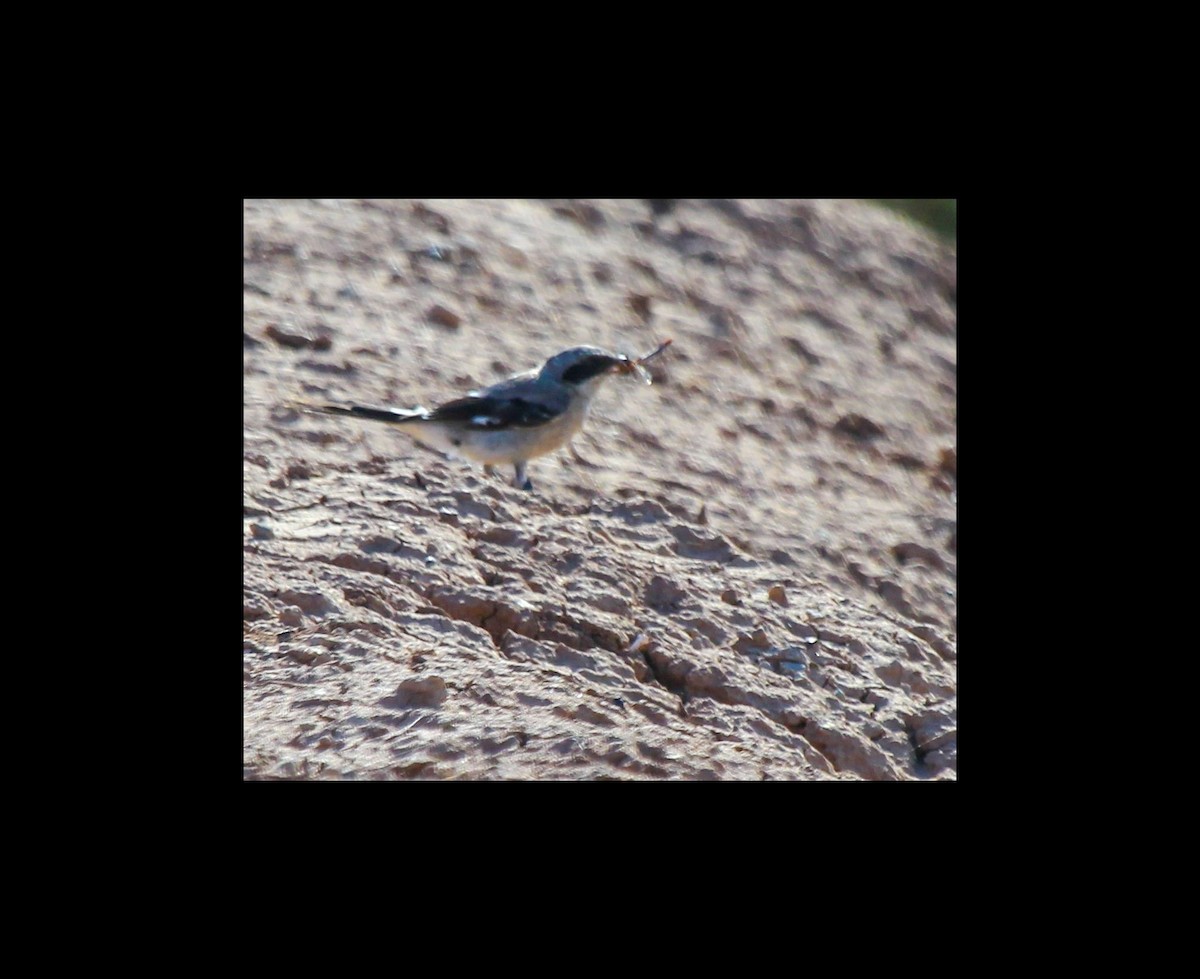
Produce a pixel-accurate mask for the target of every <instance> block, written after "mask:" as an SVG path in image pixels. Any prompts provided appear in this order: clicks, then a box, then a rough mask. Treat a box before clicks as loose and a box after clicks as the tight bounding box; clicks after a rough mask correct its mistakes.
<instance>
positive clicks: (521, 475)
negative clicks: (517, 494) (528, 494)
mask: <svg viewBox="0 0 1200 979" xmlns="http://www.w3.org/2000/svg"><path fill="white" fill-rule="evenodd" d="M513 469H514V470H516V472H515V473H514V475H513V486H516V487H517V488H518V489H523V490H531V489H533V481H532V480H531V479H530V478H529V477H528V476H526V475H525V463H524V461H522V462H514V463H513Z"/></svg>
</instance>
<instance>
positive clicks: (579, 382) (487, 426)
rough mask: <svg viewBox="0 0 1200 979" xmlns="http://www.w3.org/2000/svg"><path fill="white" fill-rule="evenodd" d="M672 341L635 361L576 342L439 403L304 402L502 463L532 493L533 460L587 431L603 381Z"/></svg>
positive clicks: (635, 367)
mask: <svg viewBox="0 0 1200 979" xmlns="http://www.w3.org/2000/svg"><path fill="white" fill-rule="evenodd" d="M670 343H671V341H670V340H667V341H666V342H665V343H663V344H661V345H660V346H659V347H658V349H657V350H654V351H653V352H651V353H649V354H647V355H646V356H645V357H639V358H630V357H627V356H625V355H624V354H614V353H610V352H609V351H607V350H602V349H601V348H599V347H571V348H570V349H569V350H563V351H562V352H561V353H557V354H555V355H554V356H553V357H551V358H550V359H549V360H547V361H546V362H545V363H544V364H543V365H542V366H541V367H540V368H536V367H535V368H533V369H531V370H528V371H524V372H523V373H520V374H515V375H513V376H512V377H509V378H507V379H505V380H503V381H500V382H499V383H497V384H493V385H491V386H490V387H486V388H483V389H482V390H479V391H470V392H468V394H467V395H466V396H465V397H461V398H455V399H454V400H453V401H447V402H446V403H445V404H441V405H438V406H437V407H435V408H432V409H430V408H424V407H420V406H418V407H415V408H374V407H368V406H364V405H302V406H301V407H303V408H305V409H306V410H308V411H314V412H319V413H322V414H329V415H348V416H350V417H352V418H362V419H366V420H369V421H379V422H387V423H389V424H392V425H395V426H397V427H398V428H400V429H401V430H402V431H404V432H405V433H406V434H408V435H410V436H412V438H414V439H416V441H418V442H420V443H422V444H424V445H427V446H429V447H430V448H433V449H437V450H438V451H441V452H444V453H447V454H448V455H459V456H462V457H464V458H466V459H470V460H472V461H474V462H480V463H483V467H484V471H485V472H487V473H488V474H489V475H491V474H492V472H493V467H494V466H497V465H511V466H512V467H513V485H514V486H516V487H518V488H519V489H523V490H532V489H533V481H532V480H531V479H530V478H529V473H528V465H529V461H530V460H531V459H535V458H537V457H538V456H543V455H546V454H547V453H550V452H553V451H554V450H555V449H559V448H561V447H562V446H564V445H566V444H567V443H568V442H570V441H571V439H572V438H574V437H575V435H576V434H577V433H578V432H579V430H580V429H581V428H583V424H584V422H585V421H586V420H587V416H588V410H589V408H590V407H591V404H592V398H594V397H595V395H596V393H597V392H598V391H599V389H600V387H601V385H602V384H603V382H604V381H605V380H606V379H607V378H608V377H610V376H611V375H613V374H628V373H636V374H638V375H639V376H641V377H642V379H643V380H644V381H646V383H650V375H649V373H647V372H646V371H645V370H644V369H643V368H642V366H641V364H642V362H643V361H645V360H648V359H649V358H650V357H654V356H657V355H658V354H659V353H661V352H662V351H663V350H665V349H666V348H667V346H668V345H669V344H670Z"/></svg>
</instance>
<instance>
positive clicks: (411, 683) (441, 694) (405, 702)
mask: <svg viewBox="0 0 1200 979" xmlns="http://www.w3.org/2000/svg"><path fill="white" fill-rule="evenodd" d="M445 699H446V681H445V680H443V679H442V678H441V677H440V676H426V677H413V678H411V679H408V680H405V681H404V682H403V683H401V684H400V686H398V687H397V688H396V692H395V693H394V694H392V696H390V697H384V698H383V699H382V700H381V701H380V704H381V705H382V706H384V707H392V708H402V707H436V706H438V704H440V703H441V702H442V701H443V700H445Z"/></svg>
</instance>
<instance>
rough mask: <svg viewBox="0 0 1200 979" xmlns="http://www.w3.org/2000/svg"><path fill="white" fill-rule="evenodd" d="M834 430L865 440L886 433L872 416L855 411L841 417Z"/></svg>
mask: <svg viewBox="0 0 1200 979" xmlns="http://www.w3.org/2000/svg"><path fill="white" fill-rule="evenodd" d="M833 430H834V431H835V432H838V433H839V434H842V435H849V436H852V437H853V438H856V439H862V440H863V441H867V440H869V439H875V438H879V436H881V435H883V434H884V430H883V429H882V428H881V427H880V426H879V425H877V424H876V423H875V422H873V421H871V419H870V418H867V417H866V416H864V415H857V414H853V413H851V414H849V415H843V416H842V417H841V418H839V419H838V420H837V424H836V425H834V426H833Z"/></svg>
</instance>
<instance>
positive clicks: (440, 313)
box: [425, 306, 462, 330]
mask: <svg viewBox="0 0 1200 979" xmlns="http://www.w3.org/2000/svg"><path fill="white" fill-rule="evenodd" d="M425 318H426V319H427V320H429V321H430V322H431V323H436V324H437V325H438V326H444V327H446V329H448V330H457V329H458V325H459V324H460V323H461V322H462V317H461V316H459V315H458V314H457V313H453V312H451V311H450V310H448V309H447V308H446V307H445V306H430V307H429V309H428V310H427V311H426V313H425Z"/></svg>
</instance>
